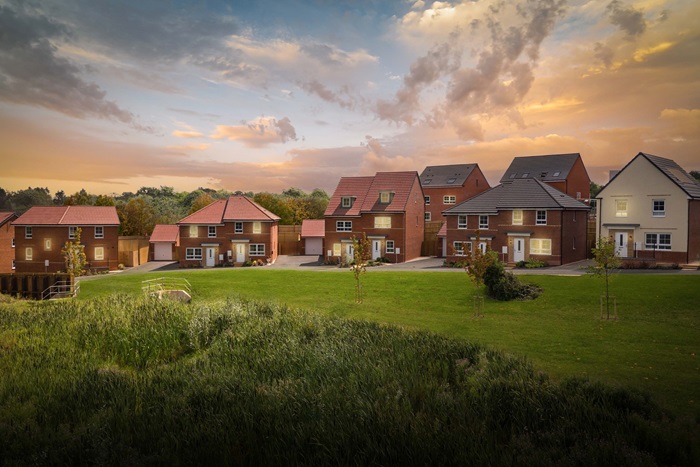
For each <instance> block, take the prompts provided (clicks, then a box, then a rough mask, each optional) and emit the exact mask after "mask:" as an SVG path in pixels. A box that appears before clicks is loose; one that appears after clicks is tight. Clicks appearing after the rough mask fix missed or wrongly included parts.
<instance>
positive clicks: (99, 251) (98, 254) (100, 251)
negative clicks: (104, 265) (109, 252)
mask: <svg viewBox="0 0 700 467" xmlns="http://www.w3.org/2000/svg"><path fill="white" fill-rule="evenodd" d="M104 259H105V249H104V247H102V246H96V247H95V261H102V260H104Z"/></svg>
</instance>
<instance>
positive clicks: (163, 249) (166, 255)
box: [153, 243, 173, 261]
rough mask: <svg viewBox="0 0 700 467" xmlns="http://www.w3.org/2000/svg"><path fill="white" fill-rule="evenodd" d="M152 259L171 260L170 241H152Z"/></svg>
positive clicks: (171, 248)
mask: <svg viewBox="0 0 700 467" xmlns="http://www.w3.org/2000/svg"><path fill="white" fill-rule="evenodd" d="M153 247H154V248H153V259H154V260H156V261H172V260H173V246H172V244H170V243H154V244H153Z"/></svg>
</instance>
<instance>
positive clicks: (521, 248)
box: [513, 238, 525, 263]
mask: <svg viewBox="0 0 700 467" xmlns="http://www.w3.org/2000/svg"><path fill="white" fill-rule="evenodd" d="M518 261H525V239H524V238H516V239H515V242H513V262H515V263H517V262H518Z"/></svg>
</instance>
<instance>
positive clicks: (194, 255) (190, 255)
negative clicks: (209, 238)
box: [185, 248, 202, 259]
mask: <svg viewBox="0 0 700 467" xmlns="http://www.w3.org/2000/svg"><path fill="white" fill-rule="evenodd" d="M185 259H202V249H201V248H187V249H186V250H185Z"/></svg>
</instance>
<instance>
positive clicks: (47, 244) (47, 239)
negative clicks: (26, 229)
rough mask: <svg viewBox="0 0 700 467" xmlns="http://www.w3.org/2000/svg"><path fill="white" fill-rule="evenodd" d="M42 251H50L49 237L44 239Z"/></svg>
mask: <svg viewBox="0 0 700 467" xmlns="http://www.w3.org/2000/svg"><path fill="white" fill-rule="evenodd" d="M44 251H51V239H50V238H45V239H44Z"/></svg>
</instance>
